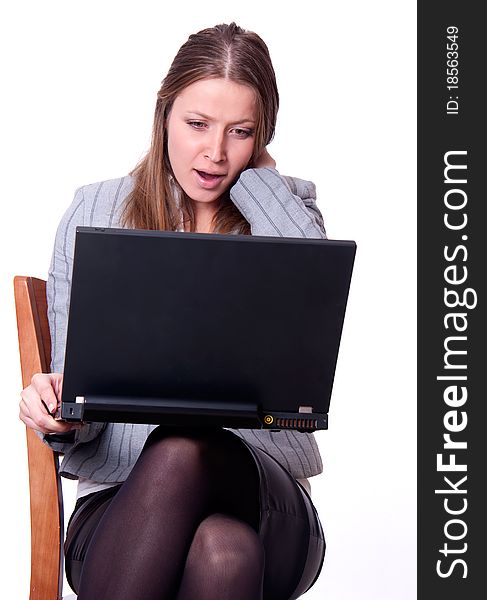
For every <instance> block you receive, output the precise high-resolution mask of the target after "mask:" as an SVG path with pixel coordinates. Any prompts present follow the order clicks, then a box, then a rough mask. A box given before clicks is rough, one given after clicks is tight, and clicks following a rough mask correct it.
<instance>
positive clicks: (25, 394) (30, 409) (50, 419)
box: [19, 373, 79, 433]
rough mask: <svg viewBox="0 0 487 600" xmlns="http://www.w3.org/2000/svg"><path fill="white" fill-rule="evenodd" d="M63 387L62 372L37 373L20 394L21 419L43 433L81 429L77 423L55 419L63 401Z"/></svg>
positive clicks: (28, 425)
mask: <svg viewBox="0 0 487 600" xmlns="http://www.w3.org/2000/svg"><path fill="white" fill-rule="evenodd" d="M62 388H63V374H62V373H36V374H35V375H34V376H33V377H32V381H31V384H30V385H29V386H27V387H26V388H25V389H24V390H22V393H21V394H20V396H21V398H22V399H21V401H20V415H19V416H20V420H21V421H23V422H24V423H25V424H26V425H27V427H30V428H32V429H35V430H36V431H40V432H42V433H66V432H68V431H71V430H72V429H79V425H78V424H77V423H66V422H65V421H58V420H56V419H54V415H55V414H56V412H57V410H58V406H59V405H60V402H61V391H62Z"/></svg>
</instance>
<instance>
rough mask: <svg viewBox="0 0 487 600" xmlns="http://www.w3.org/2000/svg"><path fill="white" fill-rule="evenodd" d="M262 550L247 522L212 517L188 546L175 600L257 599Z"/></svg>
mask: <svg viewBox="0 0 487 600" xmlns="http://www.w3.org/2000/svg"><path fill="white" fill-rule="evenodd" d="M263 578H264V549H263V546H262V543H261V541H260V539H259V536H258V535H257V533H256V532H255V531H254V530H253V529H252V527H250V526H249V525H248V524H247V523H244V522H243V521H240V520H239V519H236V518H234V517H230V516H228V515H224V514H213V515H211V516H209V517H207V518H206V519H205V520H204V521H203V522H202V523H200V525H199V527H198V529H197V530H196V534H195V536H194V539H193V543H192V544H191V548H190V550H189V554H188V557H187V559H186V564H185V567H184V573H183V578H182V581H181V585H180V588H179V593H178V596H177V600H195V598H198V600H215V598H216V597H218V600H260V599H261V598H262V584H263Z"/></svg>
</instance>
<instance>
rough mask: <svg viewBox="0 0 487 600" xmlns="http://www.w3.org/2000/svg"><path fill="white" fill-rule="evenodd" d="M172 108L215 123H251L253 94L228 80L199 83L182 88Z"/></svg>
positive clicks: (242, 86)
mask: <svg viewBox="0 0 487 600" xmlns="http://www.w3.org/2000/svg"><path fill="white" fill-rule="evenodd" d="M173 108H174V109H176V110H178V111H182V112H197V113H203V114H204V115H207V116H209V117H211V118H213V119H215V120H224V121H229V122H234V121H240V120H243V119H248V120H255V116H256V115H255V110H256V102H255V92H254V90H253V89H252V88H251V87H249V86H247V85H242V84H240V83H235V82H234V81H229V80H228V79H202V80H201V81H196V82H195V83H192V84H190V85H188V86H187V87H185V88H184V90H183V91H182V92H181V93H180V94H179V95H178V96H177V97H176V99H175V101H174V105H173Z"/></svg>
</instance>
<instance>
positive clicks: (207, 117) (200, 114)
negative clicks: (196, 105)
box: [186, 110, 255, 125]
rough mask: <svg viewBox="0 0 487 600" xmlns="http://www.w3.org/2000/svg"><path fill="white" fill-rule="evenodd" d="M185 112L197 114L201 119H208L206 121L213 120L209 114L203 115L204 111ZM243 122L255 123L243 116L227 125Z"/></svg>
mask: <svg viewBox="0 0 487 600" xmlns="http://www.w3.org/2000/svg"><path fill="white" fill-rule="evenodd" d="M186 114H187V115H197V116H198V117H202V118H203V119H208V121H213V117H210V116H209V115H205V114H204V113H201V112H199V111H198V110H187V111H186ZM243 123H251V124H252V125H255V121H254V119H248V118H247V117H244V118H243V119H238V121H234V122H233V123H229V125H238V124H243Z"/></svg>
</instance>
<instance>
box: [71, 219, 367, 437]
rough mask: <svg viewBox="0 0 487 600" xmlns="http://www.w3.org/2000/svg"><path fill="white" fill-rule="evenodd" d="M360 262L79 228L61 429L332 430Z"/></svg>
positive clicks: (347, 246)
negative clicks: (331, 411)
mask: <svg viewBox="0 0 487 600" xmlns="http://www.w3.org/2000/svg"><path fill="white" fill-rule="evenodd" d="M355 249H356V245H355V243H354V242H352V241H336V240H321V239H302V238H275V237H261V236H244V235H217V234H200V233H179V232H166V231H163V232H161V231H145V230H130V229H112V228H96V227H95V228H91V227H78V228H77V231H76V244H75V255H74V268H73V279H72V287H71V299H70V309H69V320H68V332H67V343H66V357H65V370H64V382H63V392H62V407H61V417H62V418H63V419H65V420H67V421H73V422H75V421H86V422H90V421H96V422H105V421H111V422H127V423H165V424H168V425H176V426H177V425H191V426H194V425H208V426H224V427H235V428H269V429H298V430H300V431H313V430H316V429H325V428H327V424H328V407H329V404H330V397H331V393H332V386H333V378H334V373H335V366H336V362H337V357H338V349H339V344H340V336H341V332H342V326H343V319H344V316H345V307H346V303H347V297H348V291H349V286H350V278H351V274H352V266H353V262H354V256H355Z"/></svg>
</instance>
